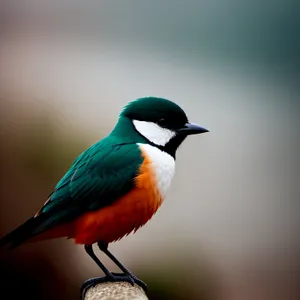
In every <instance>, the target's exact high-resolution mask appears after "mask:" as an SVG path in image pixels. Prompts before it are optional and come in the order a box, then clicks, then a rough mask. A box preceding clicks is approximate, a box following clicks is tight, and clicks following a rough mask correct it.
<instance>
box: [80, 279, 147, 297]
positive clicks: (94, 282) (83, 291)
mask: <svg viewBox="0 0 300 300" xmlns="http://www.w3.org/2000/svg"><path fill="white" fill-rule="evenodd" d="M103 282H129V283H130V284H131V285H132V286H133V285H134V284H135V283H136V284H137V285H139V286H140V287H141V288H142V289H143V290H144V291H145V293H146V292H147V285H146V284H145V283H144V282H143V281H141V280H140V279H138V278H137V277H135V276H134V275H131V274H130V275H128V274H124V273H110V274H109V275H106V276H104V277H95V278H91V279H88V280H86V281H85V282H84V283H83V285H82V286H81V289H80V294H81V300H83V299H84V297H85V294H86V292H87V290H88V289H89V288H91V287H94V286H95V285H97V284H98V283H103Z"/></svg>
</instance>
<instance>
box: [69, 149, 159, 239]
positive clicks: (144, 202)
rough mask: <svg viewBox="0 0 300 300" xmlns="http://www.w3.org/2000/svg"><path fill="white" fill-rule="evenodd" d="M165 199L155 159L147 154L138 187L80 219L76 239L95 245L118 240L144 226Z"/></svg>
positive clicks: (77, 223) (137, 180)
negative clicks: (154, 163)
mask: <svg viewBox="0 0 300 300" xmlns="http://www.w3.org/2000/svg"><path fill="white" fill-rule="evenodd" d="M143 154H144V153H143ZM162 201H163V196H162V194H161V191H160V189H159V186H158V185H157V178H156V174H155V172H154V170H153V168H152V162H151V160H150V158H149V157H147V156H146V155H144V161H143V164H142V165H141V167H140V170H139V175H138V176H137V177H136V181H135V187H134V188H133V189H132V190H131V191H130V192H129V193H127V194H126V195H124V196H123V197H122V198H120V199H119V200H117V201H115V202H113V203H112V204H110V205H108V206H106V207H104V208H101V209H99V210H98V211H91V212H87V213H85V214H84V215H83V216H81V217H80V218H79V219H77V220H76V224H75V236H74V239H75V242H76V243H78V244H93V243H95V242H98V241H104V242H106V243H110V242H113V241H116V240H118V239H120V238H122V237H123V236H125V235H127V234H129V233H130V232H132V231H136V230H137V229H138V228H139V227H141V226H143V225H144V224H145V223H146V222H147V221H148V220H149V219H150V218H151V217H152V216H153V215H154V214H155V212H156V211H157V209H158V208H159V206H160V205H161V203H162Z"/></svg>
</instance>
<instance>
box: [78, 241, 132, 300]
mask: <svg viewBox="0 0 300 300" xmlns="http://www.w3.org/2000/svg"><path fill="white" fill-rule="evenodd" d="M84 249H85V251H86V253H87V254H88V255H89V256H90V257H91V258H92V259H93V261H94V262H95V263H96V264H97V265H98V266H99V267H100V268H101V270H102V271H103V272H104V274H105V276H104V277H95V278H91V279H88V280H86V281H85V282H84V283H83V285H82V286H81V289H80V294H81V299H84V297H85V294H86V291H87V290H88V289H89V288H90V287H93V286H95V285H96V284H98V283H102V282H107V281H111V282H116V281H125V282H129V283H130V284H131V285H134V282H135V280H134V278H132V277H131V276H129V275H127V274H114V273H111V272H110V271H109V270H108V269H107V268H106V267H105V266H104V265H103V263H102V262H101V261H100V260H99V258H98V257H97V256H96V255H95V253H94V250H93V246H92V245H84Z"/></svg>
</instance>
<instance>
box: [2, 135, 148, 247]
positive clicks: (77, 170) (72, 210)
mask: <svg viewBox="0 0 300 300" xmlns="http://www.w3.org/2000/svg"><path fill="white" fill-rule="evenodd" d="M142 162H143V158H142V156H141V151H140V149H139V148H138V146H137V145H136V144H118V143H111V141H110V140H107V139H103V140H101V141H100V142H98V143H96V144H95V145H93V146H91V147H90V148H89V149H87V150H86V151H85V152H84V153H82V154H81V155H80V156H79V157H78V158H77V159H76V161H75V162H74V163H73V165H72V166H71V168H70V169H69V171H68V172H67V173H66V174H65V176H64V177H63V178H62V179H61V180H60V181H59V182H58V184H57V185H56V187H55V189H54V191H53V193H52V194H51V195H50V196H49V198H48V201H47V202H46V204H45V205H44V206H43V207H42V209H41V210H40V212H39V213H38V215H37V216H35V217H33V218H31V219H29V220H28V221H27V222H26V223H24V224H23V225H21V226H20V227H18V228H17V229H16V230H14V231H13V232H11V233H10V234H8V235H7V236H6V237H4V238H3V239H1V240H0V245H1V244H4V243H7V242H9V243H12V246H13V247H14V246H17V245H19V244H21V243H23V242H24V241H26V240H27V239H29V238H31V237H33V236H35V235H37V234H39V233H41V232H43V231H45V230H48V229H51V228H53V227H55V226H57V225H60V224H63V223H66V222H70V221H72V220H74V219H76V218H77V217H79V216H80V215H82V214H83V213H85V212H87V211H91V210H98V209H100V208H102V207H105V206H107V205H109V204H111V203H112V202H114V201H115V200H117V199H119V198H120V197H121V196H122V195H125V194H126V193H128V192H129V191H130V190H131V189H132V188H133V187H134V178H135V177H136V175H137V173H138V170H139V166H140V165H141V164H142Z"/></svg>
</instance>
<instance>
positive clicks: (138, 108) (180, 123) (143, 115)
mask: <svg viewBox="0 0 300 300" xmlns="http://www.w3.org/2000/svg"><path fill="white" fill-rule="evenodd" d="M207 131H208V130H207V129H205V128H203V127H200V126H198V125H195V124H191V123H189V122H188V118H187V116H186V114H185V112H184V111H183V110H182V108H181V107H180V106H178V105H177V104H175V103H174V102H172V101H170V100H167V99H164V98H156V97H145V98H139V99H137V100H135V101H132V102H130V103H128V104H127V105H126V106H125V107H124V109H123V111H122V112H121V114H120V119H119V122H118V124H117V126H116V128H115V130H114V131H113V132H114V133H119V134H122V135H123V136H124V135H125V136H126V137H128V136H131V139H136V141H135V142H141V139H142V140H143V141H142V142H145V141H146V142H148V143H149V144H151V145H153V146H156V147H158V148H160V149H161V150H163V151H166V152H168V153H170V154H171V155H172V156H174V157H175V152H176V149H177V148H178V146H179V145H180V144H181V143H182V142H183V140H184V139H185V138H186V137H187V136H188V135H190V134H199V133H204V132H207Z"/></svg>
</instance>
